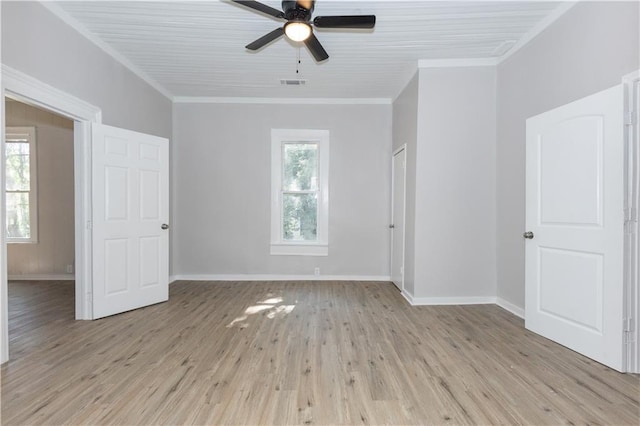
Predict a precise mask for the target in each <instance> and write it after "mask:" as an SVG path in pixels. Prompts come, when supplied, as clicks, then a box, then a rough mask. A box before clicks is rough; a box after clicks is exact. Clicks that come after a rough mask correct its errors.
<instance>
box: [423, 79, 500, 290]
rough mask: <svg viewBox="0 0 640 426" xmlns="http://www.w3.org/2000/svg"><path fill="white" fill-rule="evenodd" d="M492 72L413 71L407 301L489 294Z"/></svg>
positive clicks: (492, 246)
mask: <svg viewBox="0 0 640 426" xmlns="http://www.w3.org/2000/svg"><path fill="white" fill-rule="evenodd" d="M495 92H496V74H495V68H494V67H468V68H431V69H420V87H419V91H418V93H419V94H418V97H419V99H418V102H419V107H418V149H417V171H416V182H417V184H416V213H415V214H416V227H415V228H416V232H415V263H416V271H415V281H416V284H415V293H414V296H415V297H491V296H495V294H496V271H495V265H496V258H495V235H496V224H495V209H496V204H495V202H496V201H495V200H496V198H495V170H496V163H495V139H496V138H495V105H496V103H495Z"/></svg>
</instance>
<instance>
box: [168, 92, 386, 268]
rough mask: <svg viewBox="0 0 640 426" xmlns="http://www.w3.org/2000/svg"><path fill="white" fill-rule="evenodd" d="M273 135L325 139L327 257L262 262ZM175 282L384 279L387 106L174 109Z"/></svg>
mask: <svg viewBox="0 0 640 426" xmlns="http://www.w3.org/2000/svg"><path fill="white" fill-rule="evenodd" d="M272 128H309V129H326V130H329V131H330V134H331V139H330V166H329V167H330V174H329V188H330V189H329V192H330V198H329V256H327V257H305V256H271V255H270V254H269V241H270V235H269V232H270V191H271V190H270V176H271V175H270V147H271V129H272ZM174 141H175V144H174V147H173V164H174V176H175V180H174V194H175V198H174V220H173V223H174V231H175V239H174V241H173V252H174V253H175V256H174V259H173V271H174V274H175V275H178V276H181V275H194V274H195V275H217V274H232V275H235V274H260V275H261V274H267V275H313V272H314V267H316V266H318V267H320V269H321V274H322V275H341V276H345V275H349V276H379V277H384V276H388V275H389V244H390V241H389V234H390V232H389V229H388V225H389V219H390V204H389V203H390V180H391V152H392V145H391V105H265V104H262V105H257V104H250V105H245V104H243V105H241V104H176V105H175V106H174Z"/></svg>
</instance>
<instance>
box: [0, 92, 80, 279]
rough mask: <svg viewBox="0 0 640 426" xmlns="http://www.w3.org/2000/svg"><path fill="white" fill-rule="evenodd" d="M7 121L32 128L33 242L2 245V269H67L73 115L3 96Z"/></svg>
mask: <svg viewBox="0 0 640 426" xmlns="http://www.w3.org/2000/svg"><path fill="white" fill-rule="evenodd" d="M5 112H6V125H7V126H34V127H35V128H36V149H37V163H36V164H37V182H38V186H37V188H38V191H37V194H38V242H37V243H17V244H8V245H7V272H8V274H9V275H10V276H14V275H25V274H26V275H40V274H45V275H52V274H55V275H60V274H66V273H67V271H66V266H67V265H73V264H74V258H75V253H74V246H75V244H74V234H75V231H74V221H73V215H74V211H73V121H70V120H67V119H65V118H63V117H60V116H57V115H55V114H51V113H50V112H47V111H43V110H40V109H38V108H34V107H31V106H29V105H25V104H23V103H20V102H15V101H7V103H6V109H5Z"/></svg>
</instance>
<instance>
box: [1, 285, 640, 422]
mask: <svg viewBox="0 0 640 426" xmlns="http://www.w3.org/2000/svg"><path fill="white" fill-rule="evenodd" d="M73 291H74V289H73V283H72V282H15V283H14V282H12V283H10V285H9V314H10V318H9V325H10V351H11V353H10V356H11V359H10V361H9V362H8V363H6V364H5V365H3V366H2V372H1V378H2V384H1V392H2V396H1V402H2V410H1V414H2V423H3V424H8V425H23V424H99V425H102V424H104V425H107V424H114V425H122V424H171V425H173V424H238V425H240V424H242V425H253V424H279V425H292V424H302V425H305V424H307V425H308V424H332V425H334V424H335V425H352V424H407V425H408V424H415V425H419V424H549V425H552V424H553V425H555V424H571V423H573V424H586V423H589V424H628V425H637V424H638V423H639V422H640V408H639V407H640V405H639V404H640V403H639V399H640V377H639V376H637V375H625V374H620V373H617V372H615V371H613V370H611V369H608V368H606V367H604V366H602V365H600V364H598V363H596V362H594V361H592V360H589V359H588V358H585V357H582V356H580V355H578V354H576V353H575V352H572V351H570V350H568V349H566V348H564V347H562V346H560V345H557V344H555V343H553V342H551V341H549V340H547V339H544V338H542V337H540V336H537V335H535V334H533V333H530V332H529V331H527V330H525V329H524V327H523V321H522V320H521V319H519V318H517V317H515V316H513V315H511V314H510V313H508V312H506V311H504V310H502V309H501V308H499V307H497V306H494V305H476V306H431V307H426V306H422V307H411V306H409V305H408V304H407V303H406V301H405V300H404V299H403V298H402V297H401V295H400V294H399V293H398V291H397V290H396V289H395V287H394V286H393V285H391V284H389V283H372V282H295V281H289V282H251V283H247V282H187V281H183V282H177V283H175V284H173V285H172V286H171V288H170V300H169V302H167V303H163V304H158V305H154V306H150V307H147V308H144V309H139V310H136V311H132V312H128V313H124V314H121V315H116V316H113V317H109V318H105V319H101V320H98V321H74V319H73V318H74V312H73V310H74V300H73Z"/></svg>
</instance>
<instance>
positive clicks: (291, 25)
mask: <svg viewBox="0 0 640 426" xmlns="http://www.w3.org/2000/svg"><path fill="white" fill-rule="evenodd" d="M284 33H285V34H286V35H287V37H289V38H290V39H291V40H293V41H305V40H306V39H308V38H309V36H311V25H309V24H307V23H306V22H297V21H290V22H287V23H286V24H285V25H284Z"/></svg>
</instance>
